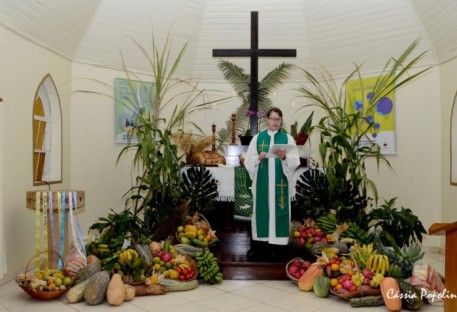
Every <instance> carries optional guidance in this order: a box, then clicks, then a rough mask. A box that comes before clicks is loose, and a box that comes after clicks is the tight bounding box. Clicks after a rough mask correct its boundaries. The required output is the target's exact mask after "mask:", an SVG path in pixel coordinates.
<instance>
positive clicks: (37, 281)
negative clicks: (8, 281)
mask: <svg viewBox="0 0 457 312" xmlns="http://www.w3.org/2000/svg"><path fill="white" fill-rule="evenodd" d="M16 282H17V283H18V285H20V286H27V287H30V288H31V289H32V290H33V291H57V290H65V289H67V288H69V287H71V285H72V284H73V279H72V278H71V276H68V275H65V274H64V272H63V271H61V270H58V269H52V270H47V271H44V270H41V271H38V272H36V273H35V274H31V275H26V274H20V275H18V276H17V277H16Z"/></svg>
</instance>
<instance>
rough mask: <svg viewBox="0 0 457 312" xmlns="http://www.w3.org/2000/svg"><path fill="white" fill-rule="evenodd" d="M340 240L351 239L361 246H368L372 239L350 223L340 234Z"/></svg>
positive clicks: (356, 225)
mask: <svg viewBox="0 0 457 312" xmlns="http://www.w3.org/2000/svg"><path fill="white" fill-rule="evenodd" d="M340 237H341V238H352V239H354V240H356V241H358V242H359V243H361V244H369V243H370V242H371V241H372V239H371V237H370V234H368V232H367V231H365V230H363V229H361V228H360V227H359V226H358V224H357V223H354V222H350V223H349V227H348V228H347V230H346V231H344V232H342V233H341V234H340Z"/></svg>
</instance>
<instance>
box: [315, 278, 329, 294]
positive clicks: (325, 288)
mask: <svg viewBox="0 0 457 312" xmlns="http://www.w3.org/2000/svg"><path fill="white" fill-rule="evenodd" d="M313 290H314V293H315V294H316V296H318V297H321V298H325V297H327V296H328V293H329V291H330V279H329V278H328V277H327V276H319V277H318V278H317V280H316V281H315V282H314V284H313Z"/></svg>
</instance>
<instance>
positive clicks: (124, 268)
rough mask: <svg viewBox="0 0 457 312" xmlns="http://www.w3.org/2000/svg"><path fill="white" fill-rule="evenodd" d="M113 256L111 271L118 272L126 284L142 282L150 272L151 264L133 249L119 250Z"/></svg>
mask: <svg viewBox="0 0 457 312" xmlns="http://www.w3.org/2000/svg"><path fill="white" fill-rule="evenodd" d="M114 257H115V259H116V262H115V263H114V264H113V268H112V272H113V273H118V274H119V275H120V276H121V277H122V279H123V281H124V283H126V284H135V283H143V282H144V280H145V278H146V276H148V275H151V274H152V265H151V264H150V263H146V261H145V259H144V258H143V257H141V256H140V255H139V254H138V252H137V251H136V250H134V249H131V248H128V249H124V250H119V251H117V252H116V254H115V256H114Z"/></svg>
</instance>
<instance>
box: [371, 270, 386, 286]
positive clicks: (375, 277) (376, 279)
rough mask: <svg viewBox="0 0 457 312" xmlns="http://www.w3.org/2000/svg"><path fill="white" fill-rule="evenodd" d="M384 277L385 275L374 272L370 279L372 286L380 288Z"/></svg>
mask: <svg viewBox="0 0 457 312" xmlns="http://www.w3.org/2000/svg"><path fill="white" fill-rule="evenodd" d="M383 278H384V275H382V274H381V273H375V274H373V276H372V277H371V280H370V286H371V287H373V288H378V287H379V284H381V281H382V279H383Z"/></svg>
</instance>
